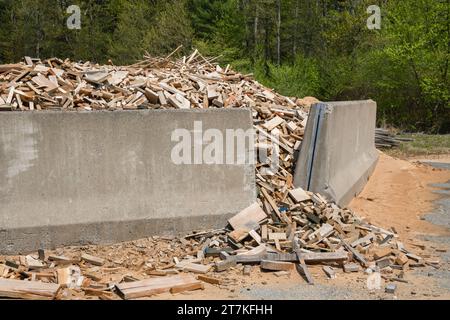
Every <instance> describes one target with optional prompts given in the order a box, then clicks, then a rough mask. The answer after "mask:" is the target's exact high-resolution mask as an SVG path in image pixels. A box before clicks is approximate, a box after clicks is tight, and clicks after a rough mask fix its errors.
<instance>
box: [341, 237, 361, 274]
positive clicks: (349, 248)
mask: <svg viewBox="0 0 450 320" xmlns="http://www.w3.org/2000/svg"><path fill="white" fill-rule="evenodd" d="M339 239H340V240H341V243H342V245H343V246H344V247H345V248H346V249H347V250H348V251H350V252H351V253H352V254H353V257H354V258H355V259H356V260H358V261H359V262H360V263H361V264H362V265H363V266H364V267H367V266H368V263H367V261H366V259H365V258H364V257H363V256H362V255H361V254H360V253H359V252H358V251H356V250H355V249H353V248H352V246H351V245H349V244H348V243H346V242H345V241H344V240H342V238H341V237H340V236H339Z"/></svg>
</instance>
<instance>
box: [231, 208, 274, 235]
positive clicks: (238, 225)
mask: <svg viewBox="0 0 450 320" xmlns="http://www.w3.org/2000/svg"><path fill="white" fill-rule="evenodd" d="M266 217H267V215H266V213H265V212H264V211H263V209H262V208H261V207H260V205H259V204H258V203H256V202H255V203H254V204H252V205H251V206H249V207H247V208H245V209H244V210H242V211H241V212H239V213H238V214H237V215H235V216H234V217H232V218H231V219H229V220H228V223H229V224H230V225H231V226H232V227H233V229H234V230H246V231H247V232H249V231H250V230H253V229H259V222H260V221H261V220H264V219H265V218H266Z"/></svg>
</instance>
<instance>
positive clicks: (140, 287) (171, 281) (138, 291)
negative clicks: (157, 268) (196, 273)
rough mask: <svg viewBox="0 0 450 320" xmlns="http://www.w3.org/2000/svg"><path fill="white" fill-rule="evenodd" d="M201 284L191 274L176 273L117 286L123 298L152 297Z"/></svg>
mask: <svg viewBox="0 0 450 320" xmlns="http://www.w3.org/2000/svg"><path fill="white" fill-rule="evenodd" d="M198 284H201V282H200V281H199V280H197V279H195V278H194V277H193V276H191V275H176V276H170V277H164V278H152V279H146V280H141V281H135V282H128V283H121V284H117V285H116V288H117V290H118V291H119V294H120V296H121V297H122V298H123V299H127V300H128V299H136V298H142V297H150V296H152V295H155V294H159V293H164V292H169V291H170V290H175V289H177V288H180V289H184V288H186V287H187V286H190V285H192V286H193V287H195V285H198Z"/></svg>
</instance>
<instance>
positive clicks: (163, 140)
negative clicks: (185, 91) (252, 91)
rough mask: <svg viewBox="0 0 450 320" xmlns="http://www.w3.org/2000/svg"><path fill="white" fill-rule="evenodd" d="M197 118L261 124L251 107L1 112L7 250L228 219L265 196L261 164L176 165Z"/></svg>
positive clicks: (2, 242) (2, 233) (2, 234)
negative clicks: (180, 143)
mask: <svg viewBox="0 0 450 320" xmlns="http://www.w3.org/2000/svg"><path fill="white" fill-rule="evenodd" d="M195 121H201V123H202V126H203V129H204V130H206V129H208V128H215V129H219V131H220V132H221V133H223V134H224V135H225V130H227V129H243V130H247V129H251V128H252V117H251V113H250V111H249V110H225V109H222V110H213V109H211V110H198V111H194V110H188V111H182V110H171V111H169V110H160V111H159V110H154V111H152V110H142V111H131V112H130V111H128V112H81V113H66V112H65V113H63V112H50V111H49V112H26V113H20V112H4V113H0V253H3V254H15V253H18V252H22V253H23V252H27V251H32V250H36V249H38V248H53V247H57V246H62V245H83V244H88V243H96V244H98V243H110V242H117V241H124V240H131V239H137V238H141V237H146V236H150V235H155V234H177V233H182V232H187V231H191V230H198V229H202V228H215V227H223V226H224V225H225V224H226V220H227V219H228V218H229V217H230V216H232V215H234V214H236V213H238V212H239V211H241V210H242V209H244V208H246V207H248V206H249V205H250V204H252V203H253V202H254V201H255V200H256V191H255V181H254V179H255V178H254V176H255V175H254V170H255V168H254V165H253V164H231V165H226V164H213V165H208V164H202V163H200V164H193V165H184V164H183V165H176V164H174V163H173V161H172V159H171V153H172V151H173V147H174V146H175V145H176V144H177V142H174V141H172V133H173V131H174V130H175V129H178V128H186V129H188V130H189V132H191V133H194V132H193V131H194V122H195ZM196 130H198V128H197V129H196ZM197 140H198V139H197ZM195 143H200V144H202V141H200V142H198V141H196V142H195ZM192 152H194V150H192Z"/></svg>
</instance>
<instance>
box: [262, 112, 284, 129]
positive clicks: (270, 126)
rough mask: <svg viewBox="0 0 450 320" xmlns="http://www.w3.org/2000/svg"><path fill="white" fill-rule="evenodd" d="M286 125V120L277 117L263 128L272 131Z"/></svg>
mask: <svg viewBox="0 0 450 320" xmlns="http://www.w3.org/2000/svg"><path fill="white" fill-rule="evenodd" d="M282 123H284V119H283V118H280V117H279V116H276V117H274V118H272V119H271V120H270V121H268V122H266V123H264V124H263V125H262V126H263V127H264V128H265V129H267V130H268V131H272V130H273V129H275V127H278V126H279V125H280V124H282Z"/></svg>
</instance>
